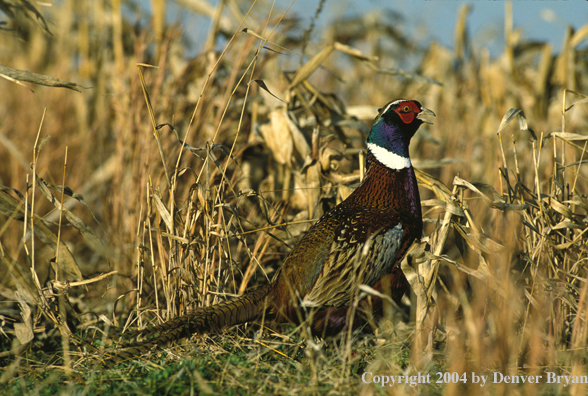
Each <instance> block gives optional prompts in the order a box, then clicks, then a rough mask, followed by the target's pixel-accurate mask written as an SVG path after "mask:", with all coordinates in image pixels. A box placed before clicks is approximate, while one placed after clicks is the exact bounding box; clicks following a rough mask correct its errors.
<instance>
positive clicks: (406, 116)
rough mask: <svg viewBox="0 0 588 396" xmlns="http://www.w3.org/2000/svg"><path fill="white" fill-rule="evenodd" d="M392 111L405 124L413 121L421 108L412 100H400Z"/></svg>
mask: <svg viewBox="0 0 588 396" xmlns="http://www.w3.org/2000/svg"><path fill="white" fill-rule="evenodd" d="M394 111H395V112H396V113H397V114H398V115H399V116H400V119H401V120H402V121H403V122H404V123H405V124H410V123H411V122H413V121H414V119H415V117H416V115H417V114H418V113H420V112H421V109H419V108H418V107H417V105H416V104H414V103H413V102H402V103H399V104H398V106H397V107H396V108H395V109H394Z"/></svg>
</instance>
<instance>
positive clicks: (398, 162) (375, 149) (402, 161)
mask: <svg viewBox="0 0 588 396" xmlns="http://www.w3.org/2000/svg"><path fill="white" fill-rule="evenodd" d="M367 147H368V150H369V151H371V153H372V154H373V155H374V157H376V159H377V160H378V161H380V162H381V163H382V164H384V165H385V166H386V167H388V168H390V169H395V170H399V169H406V168H410V167H411V166H412V163H411V162H410V158H408V157H403V156H401V155H398V154H396V153H393V152H392V151H390V150H386V149H385V148H384V147H380V146H378V145H377V144H374V143H368V144H367Z"/></svg>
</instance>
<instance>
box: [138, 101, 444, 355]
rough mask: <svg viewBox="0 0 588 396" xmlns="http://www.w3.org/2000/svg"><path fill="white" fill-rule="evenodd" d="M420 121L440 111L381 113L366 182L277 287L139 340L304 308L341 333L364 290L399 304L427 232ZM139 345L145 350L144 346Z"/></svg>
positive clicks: (299, 248) (303, 247)
mask: <svg viewBox="0 0 588 396" xmlns="http://www.w3.org/2000/svg"><path fill="white" fill-rule="evenodd" d="M419 115H434V113H433V112H432V111H430V110H428V109H426V108H424V107H422V106H421V105H420V103H418V102H417V101H413V100H403V99H401V100H396V101H393V102H390V103H388V104H387V105H386V106H385V107H384V108H383V109H380V112H379V114H378V116H377V117H376V119H375V121H374V124H373V126H372V129H371V131H370V134H369V136H368V140H367V146H368V156H367V162H368V163H367V172H366V175H365V177H364V179H363V181H362V182H361V183H360V185H359V186H358V187H357V188H356V189H355V190H354V191H353V193H351V195H350V196H349V197H348V198H347V199H346V200H345V201H343V202H342V203H340V204H339V205H337V206H336V207H335V208H333V209H332V210H331V211H329V212H327V213H326V214H325V215H323V217H321V219H319V221H318V222H317V223H315V224H314V225H313V226H312V227H311V228H310V229H309V231H308V232H307V233H306V235H305V236H304V237H303V238H302V239H301V240H300V241H299V242H298V244H297V245H296V246H295V247H294V248H293V249H292V251H291V252H290V253H289V255H288V256H287V258H286V260H285V261H284V263H283V265H282V266H281V268H280V269H279V270H278V271H277V273H276V275H275V277H274V279H273V280H272V282H271V283H270V284H269V285H266V286H264V287H262V288H259V289H256V290H254V291H252V292H249V293H247V294H245V295H243V296H241V297H240V298H238V299H236V300H234V301H232V302H227V303H223V304H219V305H215V306H211V307H208V308H203V309H200V310H198V311H196V312H195V313H192V314H189V315H185V316H182V317H179V318H177V319H174V320H172V321H170V322H167V323H164V324H162V325H159V326H155V327H153V328H151V329H146V330H142V331H140V332H137V334H136V335H140V336H148V335H150V334H156V337H155V338H154V339H155V341H154V342H166V341H169V340H172V339H177V338H181V337H185V336H189V335H190V334H192V333H194V332H206V331H218V330H220V329H221V328H223V327H226V326H230V325H235V324H239V323H243V322H246V321H250V320H253V319H255V318H257V317H259V316H261V315H262V314H263V313H266V314H268V315H269V316H272V317H275V318H276V319H278V320H292V321H297V312H296V310H297V309H298V307H312V308H313V309H316V310H317V312H316V314H315V315H314V323H313V328H314V329H315V330H317V331H321V330H323V329H326V330H328V331H329V332H334V331H339V330H341V329H343V328H344V327H345V326H346V317H347V308H348V307H349V306H350V305H351V303H352V298H353V296H354V295H355V291H356V288H357V286H359V285H361V284H365V285H368V286H371V287H374V288H376V289H379V290H381V291H383V290H382V289H383V287H384V286H385V285H388V287H389V288H390V290H389V292H390V294H391V296H392V298H393V299H394V300H396V301H399V300H400V298H402V295H403V294H404V292H405V291H407V290H408V283H407V281H406V278H405V277H404V274H403V273H402V271H401V270H400V269H399V268H398V263H399V262H400V260H401V259H402V257H403V256H404V254H405V253H406V251H407V250H408V248H409V247H410V245H411V244H412V242H413V241H414V240H415V239H418V238H420V236H421V233H422V215H421V206H420V198H419V192H418V187H417V181H416V177H415V173H414V169H413V168H412V164H411V162H410V158H409V155H408V147H409V143H410V139H411V138H412V136H413V135H414V134H415V133H416V131H417V129H418V128H419V126H420V125H421V124H422V123H424V122H426V121H425V120H423V119H421V118H419V117H418V116H419ZM150 342H151V343H153V341H150ZM143 344H145V343H143ZM135 346H136V347H138V350H140V349H141V348H140V346H141V344H140V343H139V344H136V345H135Z"/></svg>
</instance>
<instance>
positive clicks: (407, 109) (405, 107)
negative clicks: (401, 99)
mask: <svg viewBox="0 0 588 396" xmlns="http://www.w3.org/2000/svg"><path fill="white" fill-rule="evenodd" d="M409 110H410V107H408V106H404V107H403V108H402V111H404V112H405V113H408V111H409Z"/></svg>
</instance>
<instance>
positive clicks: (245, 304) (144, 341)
mask: <svg viewBox="0 0 588 396" xmlns="http://www.w3.org/2000/svg"><path fill="white" fill-rule="evenodd" d="M271 290H272V284H268V285H266V286H263V287H260V288H258V289H255V290H253V291H251V292H249V293H247V294H245V295H243V296H241V297H239V298H237V299H235V300H233V301H227V302H224V303H221V304H217V305H213V306H210V307H206V308H202V309H199V310H197V311H195V312H193V313H190V314H187V315H184V316H180V317H178V318H175V319H172V320H170V321H167V322H165V323H163V324H160V325H158V326H153V327H150V328H147V329H143V330H138V331H133V332H129V333H126V334H123V335H122V336H121V338H123V339H124V340H121V341H120V343H119V345H118V348H120V349H119V350H117V351H116V353H115V354H113V355H109V354H107V359H109V360H112V362H113V363H118V362H120V361H123V360H126V359H129V358H133V357H135V356H137V355H140V354H142V353H145V352H147V351H149V350H150V349H152V347H153V346H154V345H157V344H166V343H168V342H171V341H175V340H179V339H181V338H184V337H189V336H190V335H192V334H194V333H208V332H219V331H221V330H222V329H223V328H225V327H227V326H232V325H236V324H239V323H244V322H247V321H250V320H253V319H255V318H257V317H259V316H261V315H262V313H263V312H264V311H265V310H266V309H267V308H270V304H271V302H270V301H266V297H268V295H269V294H270V292H271ZM133 339H134V340H135V341H129V340H133ZM125 340H126V341H125Z"/></svg>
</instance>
